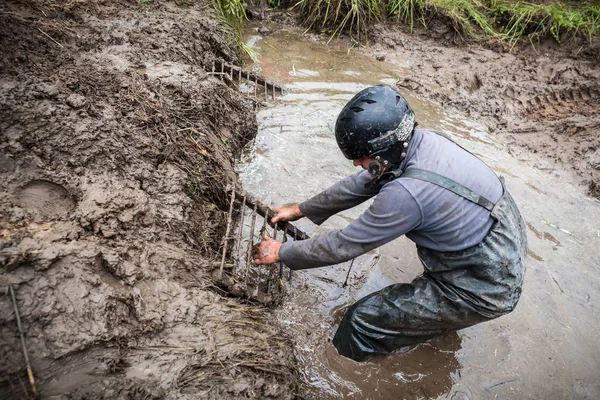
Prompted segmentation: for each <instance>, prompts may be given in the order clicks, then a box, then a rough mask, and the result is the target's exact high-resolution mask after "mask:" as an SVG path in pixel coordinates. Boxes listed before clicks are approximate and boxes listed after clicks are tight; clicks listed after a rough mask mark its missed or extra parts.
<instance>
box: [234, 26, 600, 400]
mask: <svg viewBox="0 0 600 400" xmlns="http://www.w3.org/2000/svg"><path fill="white" fill-rule="evenodd" d="M269 28H270V29H271V31H272V32H274V33H273V34H272V35H269V36H259V35H257V34H256V33H255V30H249V31H248V35H247V37H248V40H247V43H248V44H249V45H250V46H251V47H252V48H253V49H254V50H255V51H256V52H257V54H258V57H259V59H260V61H261V63H260V64H257V65H248V66H245V68H247V69H251V70H253V71H254V72H257V73H259V74H261V75H263V76H265V78H266V79H268V80H271V81H273V82H277V83H278V84H280V85H282V86H284V88H285V89H286V91H285V92H284V94H283V95H282V96H281V97H280V98H279V99H278V101H277V102H276V103H275V104H272V105H269V106H268V107H266V108H263V109H261V110H260V111H259V112H258V114H257V119H258V123H259V132H258V135H257V137H256V139H255V141H254V142H253V143H251V145H250V146H249V147H248V149H247V151H246V152H245V154H244V156H243V157H242V160H241V162H240V163H239V165H238V166H237V168H238V173H239V175H240V179H241V181H242V183H243V186H244V190H246V191H247V192H248V193H251V194H252V195H254V196H255V197H257V198H258V199H260V200H261V201H262V202H263V203H265V204H267V205H269V206H282V205H286V204H291V203H295V202H300V201H302V200H304V199H307V198H309V197H311V196H313V195H315V194H317V193H318V192H320V191H321V190H323V189H325V188H327V187H329V186H330V185H331V184H333V183H335V182H336V181H337V180H339V179H341V178H343V177H345V176H348V175H350V174H353V173H355V172H356V171H357V169H356V168H355V167H354V166H353V165H352V164H351V162H350V161H348V160H346V159H345V158H344V157H343V156H342V155H341V153H340V151H339V149H338V147H337V145H336V142H335V138H334V132H333V130H334V124H335V120H336V118H337V115H338V113H339V112H340V110H341V109H342V107H343V106H344V105H345V103H346V102H347V101H348V100H349V99H350V98H351V97H352V96H354V94H356V93H357V92H358V91H360V90H361V89H363V88H365V87H367V86H371V85H376V84H382V83H383V84H390V85H393V84H394V83H395V82H396V81H398V80H401V79H402V77H403V76H405V75H406V74H407V71H406V70H405V69H404V67H401V66H398V65H400V64H398V65H394V64H391V63H388V62H378V61H376V60H374V59H372V58H369V57H366V56H363V55H361V54H360V53H358V52H357V51H356V50H355V49H348V48H347V47H343V46H340V45H337V44H336V43H334V42H332V44H330V45H329V46H327V45H325V44H324V43H322V42H318V41H311V40H310V39H308V38H305V37H303V36H302V32H301V31H299V30H295V29H290V28H282V27H279V26H269ZM386 59H391V58H389V57H386ZM401 92H402V93H403V94H404V95H405V96H406V98H407V100H408V101H409V103H410V104H411V106H412V108H413V109H414V111H415V114H416V116H417V120H418V122H419V124H420V125H421V126H423V127H428V128H432V129H437V130H441V131H444V132H448V133H450V134H451V135H452V136H453V137H454V138H455V139H456V140H457V141H459V143H460V142H463V143H465V145H466V146H467V147H468V148H469V149H470V150H472V152H473V153H474V154H476V155H478V156H480V157H481V158H482V159H483V160H484V161H485V162H486V163H488V165H490V166H491V167H492V168H493V169H495V170H496V172H498V173H499V174H501V175H504V176H505V177H506V178H507V180H511V185H512V186H513V187H514V192H513V193H514V195H515V197H516V198H517V200H519V202H520V204H523V211H525V212H527V213H528V215H529V216H530V217H531V218H533V220H532V221H528V226H529V230H530V231H531V232H533V233H534V238H535V239H537V238H540V240H539V241H538V242H535V243H532V244H530V253H529V255H530V260H531V261H532V263H533V272H531V273H533V274H535V275H534V276H543V277H544V279H545V282H547V283H545V284H544V285H541V284H540V283H539V281H531V282H533V283H529V284H528V286H529V289H530V290H531V292H530V293H527V292H526V293H525V294H524V296H523V299H522V300H521V303H524V305H522V306H521V307H520V308H518V309H517V311H516V312H515V313H513V314H511V315H510V316H509V317H506V318H504V317H503V318H500V319H499V320H497V321H499V322H495V321H493V322H490V323H486V324H481V325H477V326H475V327H472V328H468V329H465V330H462V331H460V332H458V333H452V334H448V335H445V336H442V337H439V338H436V339H434V340H431V341H429V342H427V343H424V344H420V345H417V346H412V347H409V348H407V349H405V351H404V352H400V353H398V354H394V355H391V356H387V357H380V358H376V359H373V360H370V361H367V362H363V363H356V362H354V361H351V360H348V359H345V358H343V357H340V356H339V355H338V354H337V352H336V350H335V349H334V348H333V346H332V345H331V344H330V340H331V337H332V336H333V333H334V329H335V327H336V326H337V323H338V322H339V320H340V319H341V317H342V315H343V313H344V310H345V309H346V308H347V307H348V306H350V305H351V304H352V303H353V302H355V301H356V300H358V299H360V298H362V297H364V296H366V295H367V294H369V293H371V292H373V291H376V290H379V289H382V288H383V287H385V286H387V285H390V284H392V283H397V282H410V281H411V280H412V279H413V278H415V277H416V276H417V275H419V274H420V273H421V272H422V267H421V264H420V262H419V260H418V259H417V256H416V251H415V246H414V244H413V243H412V242H410V241H408V240H407V239H406V238H400V239H398V240H396V241H393V242H392V243H390V244H387V245H385V246H383V247H381V248H379V249H377V250H375V251H372V252H370V253H368V254H365V255H362V256H360V257H358V258H357V259H356V260H355V261H354V264H353V265H352V270H351V271H350V273H349V275H348V272H349V268H350V262H348V263H343V264H340V265H335V266H331V267H325V268H319V269H315V270H308V271H299V272H298V273H296V274H295V275H294V283H293V286H292V287H291V288H290V289H289V293H288V296H287V298H286V300H285V302H284V303H283V305H282V306H281V307H279V308H278V309H276V310H275V313H276V316H277V318H278V319H279V320H280V321H281V323H282V325H284V326H285V327H286V329H288V330H289V333H290V335H291V337H293V338H294V341H295V344H294V350H295V355H296V358H297V360H298V363H299V367H300V370H301V378H302V382H303V387H302V388H301V393H302V395H303V397H305V398H314V399H322V398H353V399H390V398H404V399H421V398H436V397H439V396H443V398H452V399H459V398H460V399H464V398H471V399H473V398H484V397H487V398H494V396H495V395H499V394H500V395H502V397H506V396H507V395H510V394H513V395H514V396H516V397H519V395H517V394H516V393H515V392H514V391H519V390H520V389H519V388H520V387H521V386H520V385H522V383H521V381H520V378H519V373H518V372H515V369H514V364H515V363H516V364H517V365H518V367H517V371H518V370H519V368H522V369H528V368H527V366H528V365H529V367H533V366H534V365H535V364H536V363H535V361H534V360H536V359H538V358H539V359H540V360H541V359H542V358H543V359H545V360H547V359H548V357H546V354H547V352H548V351H549V352H550V353H553V356H554V357H557V358H559V359H562V360H567V359H569V357H570V355H569V354H568V353H566V352H567V350H561V349H559V348H557V346H556V344H555V343H557V342H553V343H554V344H549V340H551V339H549V337H551V336H552V337H553V338H554V339H552V340H556V341H558V342H561V343H562V341H564V340H565V338H566V337H567V335H568V334H569V332H565V331H564V329H562V328H560V327H559V326H556V328H557V329H556V330H555V331H553V332H551V333H549V328H548V327H549V326H550V325H552V326H555V325H556V324H557V323H558V322H557V317H556V312H555V310H554V309H552V307H551V304H555V303H554V300H555V298H554V297H552V296H562V299H564V298H566V297H569V296H570V295H572V293H569V288H568V283H569V282H572V281H573V279H575V278H573V277H572V276H566V274H568V273H569V272H568V270H563V269H559V268H553V270H552V273H550V271H548V270H547V268H549V267H545V266H543V265H542V263H543V261H544V259H546V260H547V259H553V260H556V259H557V258H556V257H559V259H563V260H566V257H567V256H566V255H563V253H562V251H564V250H565V249H567V248H568V249H575V248H576V247H574V246H580V247H582V248H583V247H584V246H588V245H594V243H592V242H590V241H589V240H586V239H583V238H582V237H580V234H579V233H578V234H577V235H576V236H578V237H575V235H574V234H573V233H571V229H569V230H567V229H563V228H561V229H562V231H561V230H560V229H559V228H557V229H555V230H553V231H552V233H550V232H543V233H542V232H540V231H538V230H536V228H535V227H534V226H540V225H541V223H542V222H541V221H545V219H544V218H545V217H544V215H546V216H548V215H549V216H551V217H552V218H553V219H552V222H551V223H546V224H547V225H548V226H549V227H559V226H565V227H569V226H570V223H569V221H572V216H573V215H575V213H576V211H575V210H572V209H571V208H568V207H566V208H563V209H561V210H562V211H564V212H561V213H555V212H554V209H553V207H552V206H550V205H547V206H543V207H541V208H540V203H541V201H540V200H539V199H538V200H536V199H535V198H532V197H531V196H534V197H535V196H540V194H541V193H549V192H556V193H564V188H563V187H562V186H560V185H558V184H555V183H554V182H553V181H552V180H551V179H548V178H547V177H544V176H541V175H540V174H539V172H538V171H534V170H531V169H526V168H525V167H523V166H520V165H518V164H517V163H516V162H514V160H513V159H511V158H510V156H509V155H506V154H504V153H502V152H500V151H498V150H499V149H500V148H501V145H500V144H499V143H496V140H495V138H494V137H493V135H490V134H489V132H488V130H487V128H486V127H483V126H479V125H478V124H475V123H472V122H469V121H459V120H457V119H455V118H453V116H450V115H447V114H446V113H444V112H443V111H442V110H440V109H438V108H437V107H435V106H433V105H432V104H430V103H428V102H424V101H421V100H419V99H417V98H415V97H414V96H412V95H411V94H410V93H407V92H405V91H402V90H401ZM524 199H530V200H524ZM556 199H558V197H556ZM569 202H570V204H572V205H573V204H578V205H580V206H581V207H584V208H586V207H587V208H588V209H591V210H592V211H590V212H591V213H592V214H593V215H597V214H600V213H599V212H598V209H597V208H594V207H596V206H595V205H593V204H589V203H587V202H586V201H585V200H581V199H577V200H573V199H569ZM368 206H369V202H367V203H366V204H363V205H361V206H358V207H356V208H353V209H351V210H347V211H344V212H343V213H341V214H338V215H335V216H333V217H331V218H330V219H329V220H328V221H326V222H325V223H324V224H323V225H321V226H320V227H318V226H315V225H313V224H311V223H310V221H307V220H300V221H298V223H297V226H298V227H299V228H300V229H302V230H303V231H305V232H306V233H308V234H309V235H311V236H312V235H318V234H320V233H325V232H329V231H331V230H333V229H341V228H343V227H344V226H345V225H346V224H347V223H348V222H350V221H352V220H354V219H355V218H357V217H358V216H359V215H360V214H361V213H362V212H363V211H364V210H365V209H366V207H368ZM594 213H595V214H594ZM524 214H525V213H524ZM546 218H549V217H546ZM526 219H527V218H526ZM598 220H600V218H598ZM560 224H563V225H560ZM582 229H583V228H582ZM585 229H588V230H589V229H591V228H588V227H586V228H585ZM548 230H550V229H548ZM577 231H578V232H580V229H577ZM564 232H569V233H570V235H571V237H569V240H570V241H571V242H573V243H574V244H575V245H574V246H572V245H571V244H569V243H568V244H565V242H564V241H565V238H564V236H565V234H564ZM594 232H595V231H594ZM540 236H541V237H540ZM599 237H600V233H599ZM590 240H595V239H590ZM549 241H550V242H551V244H553V245H554V249H556V246H557V245H559V244H560V243H563V245H564V246H561V247H559V251H554V250H552V249H550V248H548V246H547V244H548V242H549ZM598 243H600V241H599V242H598ZM598 243H596V244H595V245H596V246H597V244H598ZM551 253H552V254H551ZM583 254H584V253H582V255H583ZM585 254H587V253H585ZM552 256H553V257H554V258H553V257H552ZM565 262H566V261H565ZM536 263H537V264H536ZM565 271H567V272H565ZM347 275H348V277H349V279H348V285H347V286H346V287H343V283H344V280H345V279H346V276H347ZM548 282H549V283H548ZM558 282H560V284H561V286H560V291H557V290H556V289H557V285H558ZM597 282H598V280H597V279H595V280H594V281H593V285H595V287H598V288H599V289H600V287H599V286H600V285H598V283H597ZM579 290H580V291H581V290H582V289H579ZM585 290H591V288H589V287H588V288H587V289H585ZM582 296H583V294H579V293H578V294H577V295H576V296H575V297H573V298H572V301H573V303H577V304H582V301H583V300H582ZM540 298H541V299H544V300H543V301H547V303H544V304H543V305H542V306H540V307H541V308H543V310H541V311H540V309H538V305H537V303H536V302H538V301H539V299H540ZM532 303H535V304H532ZM582 307H583V309H582V308H579V309H578V310H579V312H580V313H581V314H585V313H586V312H587V311H588V310H589V308H588V306H587V305H583V306H582ZM584 309H585V310H584ZM519 313H520V314H521V316H520V317H519V316H517V317H515V318H516V319H515V318H513V319H511V320H509V321H511V322H510V329H508V328H506V323H507V322H506V321H507V320H508V318H510V317H512V316H513V315H517V314H519ZM536 313H537V314H536ZM531 315H534V318H530V317H531ZM595 319H596V320H597V319H598V318H597V317H596V318H595ZM560 324H561V325H567V323H566V322H561V323H560ZM559 328H560V329H559ZM509 333H510V334H509ZM540 333H543V335H545V336H544V337H543V338H542V339H540V338H539V336H538V335H539V334H540ZM592 334H593V333H592V331H591V330H586V331H585V334H584V336H585V340H591V339H590V338H591V337H592V336H591V335H592ZM513 335H514V336H513ZM549 347H550V350H549ZM596 347H597V346H596ZM515 349H516V350H515ZM524 354H527V356H525V357H523V355H524ZM518 357H521V358H520V361H516V358H518ZM569 360H570V361H569V362H568V363H570V365H572V366H573V365H575V364H576V362H578V361H579V360H571V359H569ZM586 362H587V363H588V365H589V364H590V363H591V364H593V363H594V362H593V361H591V359H586ZM596 365H597V363H596ZM550 370H551V371H554V369H552V368H550ZM581 370H582V371H586V369H583V368H582V369H581ZM555 375H556V374H555ZM588 375H589V373H588ZM544 376H546V375H544ZM590 379H591V378H590ZM557 385H558V383H557ZM515 388H516V389H515ZM513 390H514V391H513ZM540 390H541V391H538V392H535V393H545V392H544V391H545V390H547V389H540ZM548 390H549V389H548ZM542 397H543V396H542Z"/></svg>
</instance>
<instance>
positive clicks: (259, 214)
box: [216, 187, 308, 304]
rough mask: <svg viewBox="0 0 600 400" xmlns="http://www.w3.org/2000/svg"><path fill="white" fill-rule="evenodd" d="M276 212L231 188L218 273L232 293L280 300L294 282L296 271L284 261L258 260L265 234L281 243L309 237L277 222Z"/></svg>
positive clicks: (290, 225)
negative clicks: (257, 253)
mask: <svg viewBox="0 0 600 400" xmlns="http://www.w3.org/2000/svg"><path fill="white" fill-rule="evenodd" d="M234 210H236V211H237V212H235V213H234ZM234 214H235V218H234ZM274 215H275V213H274V212H273V210H271V209H270V208H269V207H267V206H265V205H264V204H262V203H260V202H259V201H258V200H256V199H254V198H253V197H252V196H250V195H248V194H238V193H236V192H235V187H234V188H233V189H232V190H231V200H230V207H229V215H228V220H227V221H228V222H227V228H226V233H225V237H224V238H223V249H222V258H221V265H220V268H219V272H218V275H217V276H216V280H217V282H218V283H220V284H221V286H225V287H227V290H228V291H229V292H230V293H231V294H233V295H236V296H239V297H245V298H249V299H253V300H257V301H259V302H261V303H267V304H270V303H277V302H279V301H280V300H281V298H282V297H283V294H284V293H285V290H286V286H287V287H289V286H290V285H291V284H292V279H293V274H294V273H293V271H292V270H290V269H289V268H287V267H286V266H285V265H284V264H283V262H281V261H280V262H277V263H274V264H269V265H257V264H255V263H254V257H253V256H254V252H255V250H256V247H257V246H258V244H259V243H260V242H261V241H262V239H263V237H264V236H265V235H268V236H269V237H271V238H273V239H275V240H279V241H281V242H286V241H288V240H304V239H308V236H307V235H306V233H304V232H302V231H301V230H300V229H298V228H296V227H295V226H294V225H293V224H291V223H289V222H283V223H277V224H275V225H273V224H272V223H271V218H272V217H273V216H274ZM230 232H231V233H230Z"/></svg>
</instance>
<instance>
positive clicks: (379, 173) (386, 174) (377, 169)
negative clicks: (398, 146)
mask: <svg viewBox="0 0 600 400" xmlns="http://www.w3.org/2000/svg"><path fill="white" fill-rule="evenodd" d="M410 139H412V134H411V135H410V136H409V137H408V138H407V140H406V141H404V142H403V143H402V148H403V151H402V154H401V158H400V160H398V161H397V162H396V163H393V164H392V163H390V162H389V161H388V160H381V159H380V158H379V157H377V158H376V159H375V160H373V161H371V162H370V163H369V168H368V172H369V174H371V176H372V177H373V179H371V180H370V181H368V182H367V183H366V184H365V187H366V188H369V187H372V186H375V185H381V186H383V185H385V184H386V183H388V182H391V181H393V180H394V179H396V178H398V177H399V176H400V175H402V172H403V171H401V170H400V164H401V163H402V161H403V160H404V158H406V149H407V148H408V142H409V141H410Z"/></svg>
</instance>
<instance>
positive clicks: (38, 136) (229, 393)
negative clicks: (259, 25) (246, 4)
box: [0, 1, 296, 399]
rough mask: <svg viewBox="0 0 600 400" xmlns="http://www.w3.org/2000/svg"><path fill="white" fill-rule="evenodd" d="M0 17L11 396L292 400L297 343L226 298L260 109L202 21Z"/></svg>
mask: <svg viewBox="0 0 600 400" xmlns="http://www.w3.org/2000/svg"><path fill="white" fill-rule="evenodd" d="M69 4H70V5H69V6H68V7H69V8H63V7H56V6H54V5H52V4H50V3H46V2H43V1H38V2H31V3H22V2H16V1H15V2H12V1H9V2H3V4H2V5H1V6H0V10H1V11H2V12H1V13H0V26H1V28H0V54H1V58H0V71H1V72H0V110H1V111H0V268H1V278H0V284H1V285H2V288H3V289H2V291H3V293H5V294H7V295H3V296H0V309H1V310H2V312H1V313H0V335H1V337H2V341H1V345H0V359H1V360H2V362H1V363H0V376H2V378H1V381H0V397H2V398H22V397H28V396H33V392H32V388H31V386H30V384H29V381H28V378H27V373H26V370H25V367H26V364H25V360H24V356H23V351H22V348H21V343H20V339H19V330H18V328H17V321H16V318H15V312H14V308H13V303H12V301H11V297H10V294H9V291H8V290H7V288H8V286H7V285H9V284H10V285H13V287H14V289H15V292H16V300H17V307H18V309H19V312H20V315H21V322H22V326H23V331H24V333H25V344H26V348H27V350H28V354H29V358H30V362H31V368H32V370H33V374H34V377H35V384H36V387H37V392H38V393H39V394H41V397H43V398H64V399H67V398H69V399H70V398H106V399H115V398H144V399H150V398H177V399H179V398H188V397H189V398H198V397H202V398H219V399H222V398H247V397H252V398H290V397H292V396H293V393H294V390H295V385H296V378H295V369H294V360H293V356H292V353H291V351H290V350H289V346H287V345H286V342H287V339H286V338H284V337H283V336H282V335H281V334H280V332H279V330H278V329H277V328H276V327H274V326H273V324H272V323H271V320H270V317H269V315H268V313H267V312H266V311H265V309H264V308H261V307H257V306H252V305H250V304H247V303H242V302H241V301H240V300H238V299H234V298H230V297H228V296H227V294H226V293H225V292H223V291H221V290H220V289H219V288H217V287H215V286H214V284H213V282H212V280H211V278H210V277H211V270H212V268H213V266H214V264H215V261H216V260H217V258H218V257H219V252H220V246H221V240H222V238H223V235H224V231H225V224H226V219H227V206H228V204H227V203H228V200H227V199H228V198H227V196H226V194H225V190H226V183H227V182H229V181H231V179H233V178H235V173H234V172H233V168H232V166H233V163H234V160H235V159H236V158H237V157H238V156H239V153H240V151H241V148H242V147H243V146H244V145H245V144H246V143H247V142H248V140H250V139H251V138H252V137H253V136H254V135H255V133H256V120H255V117H254V106H253V103H252V102H251V101H250V100H248V99H244V98H243V97H242V96H241V95H240V94H239V93H238V92H237V91H236V90H234V89H231V88H230V87H228V85H226V84H225V83H223V82H222V81H221V80H219V79H217V78H216V77H215V76H214V75H212V74H211V73H210V72H209V71H210V70H211V65H212V62H213V61H215V60H217V61H225V62H231V63H235V62H236V57H235V55H234V54H233V52H232V51H231V50H230V48H229V47H228V45H227V43H226V41H225V35H224V34H223V32H221V31H220V30H219V27H218V26H217V24H216V22H215V18H214V17H213V16H212V14H211V9H210V7H209V5H208V4H204V3H202V2H200V3H195V4H194V5H190V6H181V7H180V6H178V5H176V4H175V3H163V2H161V4H159V5H154V6H144V5H136V4H131V3H125V2H114V3H113V2H106V3H98V2H94V3H91V4H86V3H83V2H82V3H77V2H74V3H73V2H71V3H69Z"/></svg>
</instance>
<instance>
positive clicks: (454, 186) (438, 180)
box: [400, 168, 494, 211]
mask: <svg viewBox="0 0 600 400" xmlns="http://www.w3.org/2000/svg"><path fill="white" fill-rule="evenodd" d="M400 178H413V179H419V180H421V181H425V182H429V183H433V184H434V185H438V186H440V187H443V188H444V189H447V190H449V191H451V192H452V193H455V194H457V195H459V196H460V197H462V198H464V199H467V200H469V201H471V202H473V203H475V204H478V205H480V206H481V207H483V208H485V209H486V210H488V211H492V209H493V208H494V203H492V202H491V201H489V200H488V199H486V198H485V197H483V196H481V195H480V194H477V193H475V192H474V191H472V190H471V189H469V188H467V187H465V186H463V185H461V184H460V183H458V182H456V181H453V180H452V179H450V178H446V177H445V176H442V175H439V174H436V173H435V172H431V171H426V170H424V169H418V168H409V169H407V170H405V171H404V173H403V174H402V175H400Z"/></svg>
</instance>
